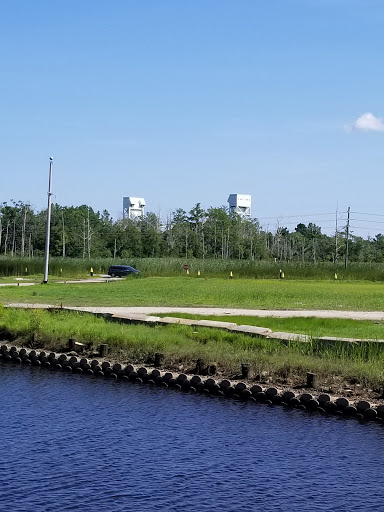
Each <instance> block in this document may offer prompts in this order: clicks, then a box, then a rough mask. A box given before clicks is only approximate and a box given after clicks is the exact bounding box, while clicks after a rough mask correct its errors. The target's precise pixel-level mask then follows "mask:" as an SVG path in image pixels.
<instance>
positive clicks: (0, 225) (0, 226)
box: [0, 217, 3, 252]
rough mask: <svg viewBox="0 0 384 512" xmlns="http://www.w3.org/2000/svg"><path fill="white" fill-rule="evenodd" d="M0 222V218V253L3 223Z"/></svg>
mask: <svg viewBox="0 0 384 512" xmlns="http://www.w3.org/2000/svg"><path fill="white" fill-rule="evenodd" d="M1 221H2V219H1V217H0V252H1V238H2V236H3V223H2V222H1Z"/></svg>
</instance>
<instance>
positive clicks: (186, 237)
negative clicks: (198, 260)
mask: <svg viewBox="0 0 384 512" xmlns="http://www.w3.org/2000/svg"><path fill="white" fill-rule="evenodd" d="M185 257H186V258H188V231H187V227H186V228H185Z"/></svg>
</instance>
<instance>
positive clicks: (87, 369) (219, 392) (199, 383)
mask: <svg viewBox="0 0 384 512" xmlns="http://www.w3.org/2000/svg"><path fill="white" fill-rule="evenodd" d="M0 360H1V361H4V362H9V363H13V364H16V365H23V364H24V365H31V366H36V367H41V368H46V369H49V370H52V371H65V372H70V373H77V374H83V375H89V376H93V377H97V378H104V379H113V380H119V381H126V382H133V383H136V384H147V385H150V386H158V387H161V388H171V389H174V390H179V391H183V392H187V393H199V394H202V395H207V396H217V397H223V398H225V397H226V398H230V399H232V400H239V401H242V402H254V403H261V404H268V405H280V406H283V407H287V408H294V409H299V410H302V411H308V412H311V413H318V414H323V415H325V414H330V415H337V416H341V417H344V418H355V419H359V420H361V421H375V422H377V423H384V404H380V405H373V404H371V403H369V402H368V401H366V400H359V401H357V402H351V401H349V400H348V399H347V398H345V397H339V398H336V399H335V398H331V397H330V396H329V395H328V394H326V393H322V394H319V395H317V396H315V395H312V394H310V393H307V392H304V393H295V392H294V391H292V390H280V391H279V390H278V389H277V388H275V387H262V386H260V385H259V384H253V385H250V384H246V383H245V382H234V381H230V380H227V379H223V380H220V381H219V380H215V379H213V378H211V377H209V378H205V377H201V376H200V375H193V376H188V375H186V374H184V373H180V374H176V375H175V374H173V373H171V372H164V371H160V370H158V369H147V368H145V367H134V366H133V365H132V364H127V365H122V364H120V363H111V362H109V361H106V360H103V361H99V360H97V359H87V358H85V357H79V356H74V355H70V354H68V355H67V354H64V353H62V354H56V353H54V352H49V353H48V352H45V351H43V350H42V351H36V350H27V349H25V348H21V349H18V348H16V347H14V346H12V347H8V346H7V345H2V346H1V347H0Z"/></svg>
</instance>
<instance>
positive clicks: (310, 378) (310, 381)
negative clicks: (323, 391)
mask: <svg viewBox="0 0 384 512" xmlns="http://www.w3.org/2000/svg"><path fill="white" fill-rule="evenodd" d="M315 379H316V375H315V374H314V373H311V372H307V388H314V387H315Z"/></svg>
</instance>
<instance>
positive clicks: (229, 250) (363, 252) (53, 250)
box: [0, 201, 384, 263]
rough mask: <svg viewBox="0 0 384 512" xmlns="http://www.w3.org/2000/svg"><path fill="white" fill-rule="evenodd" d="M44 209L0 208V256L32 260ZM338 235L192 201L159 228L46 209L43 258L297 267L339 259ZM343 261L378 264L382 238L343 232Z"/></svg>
mask: <svg viewBox="0 0 384 512" xmlns="http://www.w3.org/2000/svg"><path fill="white" fill-rule="evenodd" d="M46 215H47V212H46V210H42V211H34V210H33V208H32V207H31V206H30V205H29V204H27V203H23V202H21V201H19V202H16V201H11V202H10V204H8V203H7V202H3V203H1V206H0V256H7V257H13V256H17V257H20V256H21V257H27V258H30V257H39V256H42V255H43V254H44V250H45V231H46ZM346 236H347V235H346V232H345V230H343V231H339V232H336V233H335V234H334V235H333V236H329V235H326V234H323V233H322V232H321V228H320V227H319V226H317V225H316V224H313V223H309V224H308V225H305V224H303V223H299V224H298V225H297V226H296V228H295V229H294V231H292V232H290V231H289V230H288V229H287V228H286V227H279V228H277V229H276V230H275V231H274V232H271V231H269V230H265V229H263V228H262V227H261V225H260V223H259V221H258V220H257V219H242V218H241V217H240V216H239V215H238V214H236V213H234V212H231V211H229V210H228V208H227V207H225V206H221V207H211V208H208V209H207V210H204V209H203V208H201V205H200V203H197V204H196V205H195V206H194V207H193V208H192V209H191V210H190V211H189V212H186V211H184V210H183V209H181V208H179V209H177V210H176V211H175V212H173V213H172V214H171V215H170V216H169V218H167V219H166V221H165V222H164V223H162V222H161V221H160V219H159V217H158V216H157V215H156V214H155V213H147V214H146V215H145V216H143V217H140V218H136V219H129V218H124V219H118V220H113V219H112V218H111V216H110V214H109V213H108V211H106V210H104V211H103V212H101V213H100V212H99V211H94V210H93V208H92V207H90V206H87V205H82V206H60V205H59V204H53V205H52V214H51V243H50V254H51V255H52V256H57V257H63V258H79V257H80V258H85V259H90V258H111V257H112V258H118V259H129V258H133V257H140V258H145V257H156V258H158V257H166V256H169V257H184V258H202V259H204V258H220V259H240V260H271V259H274V260H276V261H291V262H294V261H298V262H314V263H316V262H321V261H327V262H335V263H337V262H340V261H343V260H344V258H345V255H346V245H347V244H346ZM348 259H349V261H358V262H378V263H381V262H383V261H384V235H382V234H377V235H376V236H375V237H374V238H367V239H364V238H362V237H357V236H354V235H353V233H352V234H349V235H348Z"/></svg>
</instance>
